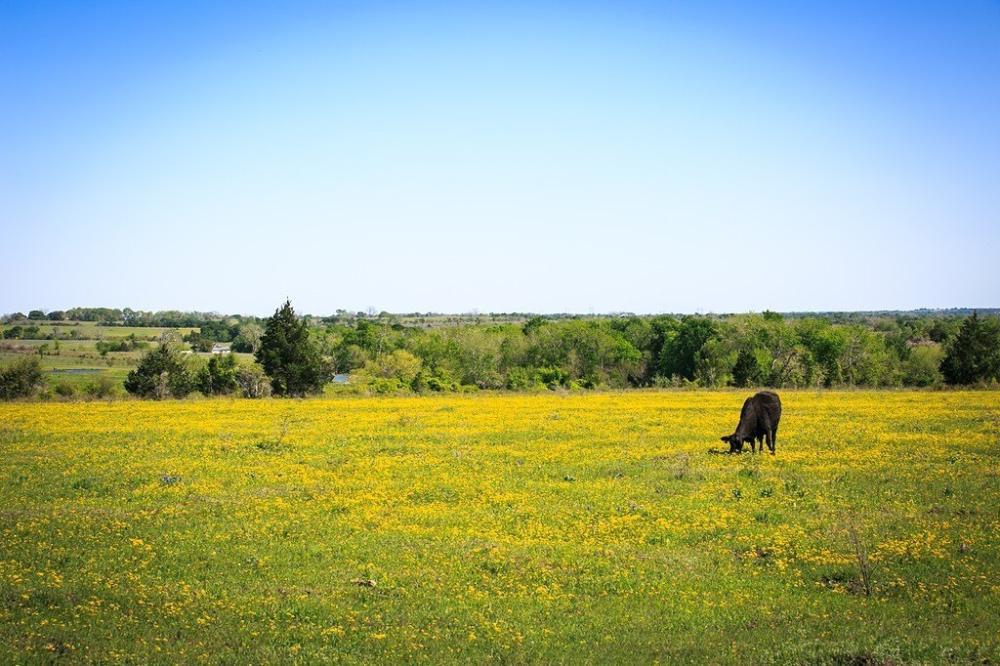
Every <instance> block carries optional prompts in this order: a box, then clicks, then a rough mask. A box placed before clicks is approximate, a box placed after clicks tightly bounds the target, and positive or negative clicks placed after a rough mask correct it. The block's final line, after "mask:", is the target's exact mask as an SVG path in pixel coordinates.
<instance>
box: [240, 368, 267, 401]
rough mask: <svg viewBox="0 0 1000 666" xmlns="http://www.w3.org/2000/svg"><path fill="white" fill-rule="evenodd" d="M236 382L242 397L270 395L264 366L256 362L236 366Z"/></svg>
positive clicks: (264, 396)
mask: <svg viewBox="0 0 1000 666" xmlns="http://www.w3.org/2000/svg"><path fill="white" fill-rule="evenodd" d="M236 384H237V385H238V386H239V389H240V392H241V393H242V394H243V397H244V398H267V397H268V396H270V395H271V382H270V380H269V379H268V378H267V374H266V373H265V372H264V368H262V367H260V366H259V365H257V364H256V363H254V364H253V365H240V366H237V368H236Z"/></svg>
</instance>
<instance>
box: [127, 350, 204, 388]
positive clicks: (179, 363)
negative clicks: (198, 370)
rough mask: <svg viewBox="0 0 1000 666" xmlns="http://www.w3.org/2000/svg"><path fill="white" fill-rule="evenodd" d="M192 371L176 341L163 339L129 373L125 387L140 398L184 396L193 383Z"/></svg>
mask: <svg viewBox="0 0 1000 666" xmlns="http://www.w3.org/2000/svg"><path fill="white" fill-rule="evenodd" d="M192 384H193V382H192V379H191V374H190V373H189V372H188V370H187V366H186V365H185V364H184V360H183V359H182V358H181V355H180V352H179V351H178V350H177V348H176V347H175V346H174V344H173V343H170V342H163V343H161V344H160V346H159V347H157V348H156V349H154V350H153V351H151V352H149V353H148V354H146V355H145V356H143V357H142V360H141V361H139V367H137V368H136V369H135V370H133V371H132V372H130V373H128V377H127V378H126V379H125V390H126V391H128V392H129V393H131V394H132V395H136V396H139V397H141V398H156V399H157V400H159V399H161V398H168V397H171V396H173V397H175V398H183V397H184V396H186V395H187V394H188V393H190V392H191V390H192V388H193V386H192Z"/></svg>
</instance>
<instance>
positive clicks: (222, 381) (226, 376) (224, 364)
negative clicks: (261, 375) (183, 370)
mask: <svg viewBox="0 0 1000 666" xmlns="http://www.w3.org/2000/svg"><path fill="white" fill-rule="evenodd" d="M236 369H237V366H236V357H235V356H233V355H232V354H223V355H221V356H213V357H212V358H210V359H208V365H206V366H204V367H203V368H202V369H201V370H199V371H198V390H199V391H201V392H202V394H204V395H228V394H230V393H233V392H234V391H236V389H237V388H238V387H239V384H238V383H237V381H236Z"/></svg>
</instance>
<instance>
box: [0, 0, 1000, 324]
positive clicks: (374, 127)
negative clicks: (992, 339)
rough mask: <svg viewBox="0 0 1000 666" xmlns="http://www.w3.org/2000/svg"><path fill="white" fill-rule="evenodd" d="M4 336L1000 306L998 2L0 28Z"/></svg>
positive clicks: (392, 14)
mask: <svg viewBox="0 0 1000 666" xmlns="http://www.w3.org/2000/svg"><path fill="white" fill-rule="evenodd" d="M0 231H2V239H3V242H2V243H0V283H2V285H3V286H2V289H0V312H10V311H14V310H22V311H26V310H28V309H32V308H43V309H55V308H65V307H71V306H74V305H92V306H97V305H107V306H119V307H121V306H130V307H133V308H141V309H167V308H171V309H199V310H217V311H222V312H244V313H257V314H266V313H268V312H270V311H271V310H273V308H274V307H275V306H276V305H277V304H278V303H279V302H280V301H281V300H282V299H283V298H284V297H285V296H290V297H291V298H292V300H293V303H295V305H296V307H297V308H298V309H299V310H300V311H307V312H315V313H326V312H332V311H333V310H335V309H337V308H346V309H349V310H359V309H367V308H369V307H374V308H376V309H378V310H382V309H385V310H389V311H396V312H403V311H430V310H433V311H450V312H464V311H470V310H473V309H478V310H480V311H513V310H517V311H536V312H554V311H575V312H588V311H596V312H609V311H635V312H694V311H715V312H727V311H748V310H756V311H759V310H763V309H774V310H852V309H881V308H915V307H949V306H978V307H987V306H994V307H995V306H1000V298H998V297H1000V270H997V267H996V264H997V260H998V257H1000V3H997V2H940V3H935V2H920V3H913V2H901V3H893V2H886V3H877V6H876V3H860V2H859V3H850V2H847V3H827V2H824V3H816V4H813V5H810V4H808V3H791V2H788V3H771V4H767V3H711V2H709V3H702V2H697V3H695V2H692V3H640V2H613V3H611V2H609V3H586V2H582V3H557V2H552V3H549V2H530V3H517V2H512V3H496V4H494V5H485V4H475V3H452V2H441V3H418V2H406V3H402V2H401V3H395V4H393V3H384V4H382V3H355V4H336V3H329V2H322V3H292V2H289V3H270V4H269V5H266V4H254V3H247V2H233V3H185V2H172V3H163V4H162V5H157V4H156V3H153V2H148V3H135V2H129V3H121V4H116V3H102V2H94V3H80V2H66V3H60V2H37V1H31V2H20V1H16V0H14V1H12V0H7V1H6V2H3V3H0Z"/></svg>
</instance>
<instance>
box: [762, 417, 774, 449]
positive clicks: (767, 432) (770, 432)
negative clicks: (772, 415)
mask: <svg viewBox="0 0 1000 666" xmlns="http://www.w3.org/2000/svg"><path fill="white" fill-rule="evenodd" d="M762 425H763V426H764V440H765V441H766V442H767V448H769V449H771V455H772V456H773V455H774V429H773V428H772V427H771V419H769V418H767V417H765V418H764V423H763V424H762ZM760 452H761V453H763V452H764V445H763V444H761V447H760Z"/></svg>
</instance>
